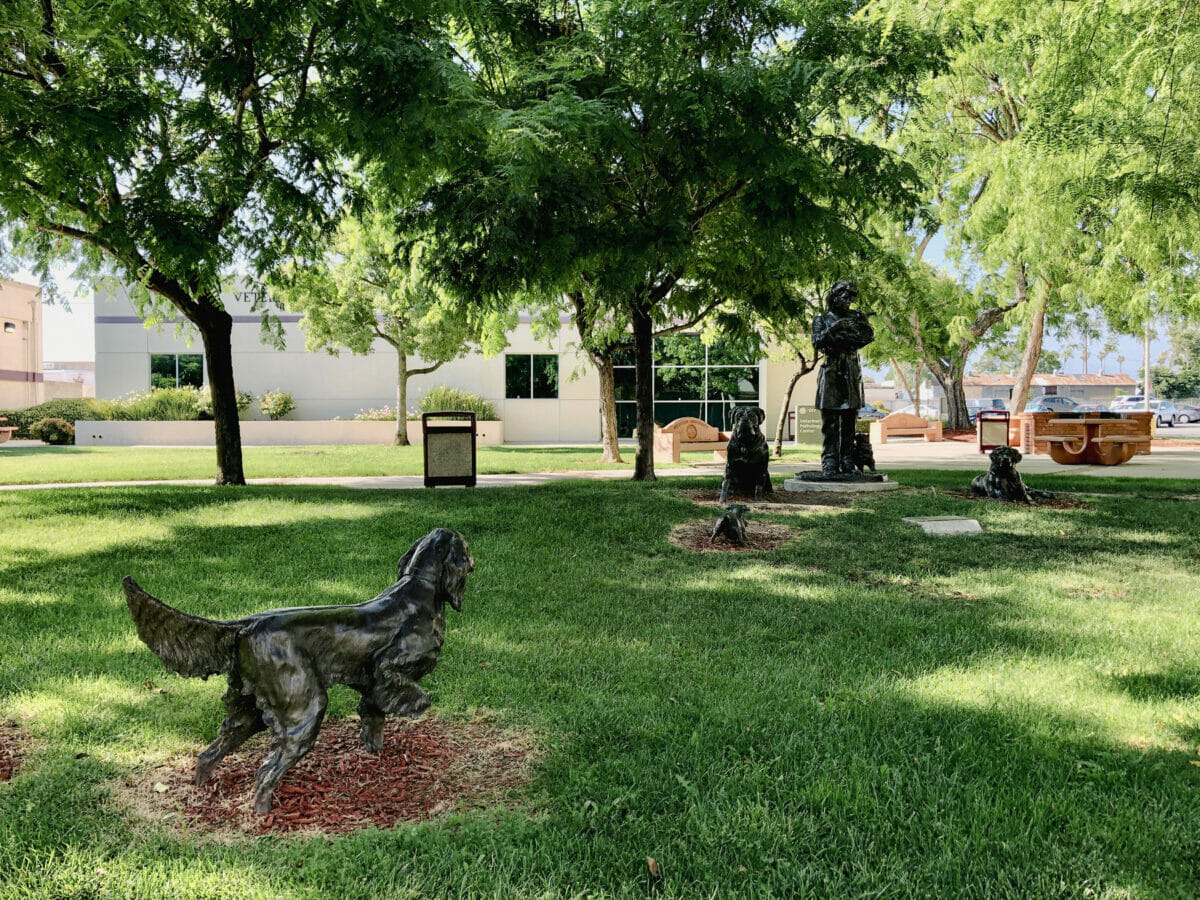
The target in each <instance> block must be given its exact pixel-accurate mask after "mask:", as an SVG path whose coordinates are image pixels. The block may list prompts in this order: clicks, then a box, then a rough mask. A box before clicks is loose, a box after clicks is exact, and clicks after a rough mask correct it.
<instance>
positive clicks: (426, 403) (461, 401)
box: [420, 386, 500, 422]
mask: <svg viewBox="0 0 1200 900" xmlns="http://www.w3.org/2000/svg"><path fill="white" fill-rule="evenodd" d="M420 406H421V412H473V413H475V418H476V419H477V420H479V421H481V422H484V421H487V422H494V421H497V420H498V419H499V418H500V416H499V415H497V413H496V407H495V406H494V405H493V404H492V402H491V401H490V400H485V399H484V398H483V397H480V396H479V395H478V394H473V393H471V392H470V391H461V390H459V389H458V388H452V387H445V386H442V387H435V388H430V389H429V390H428V391H426V392H425V395H424V396H423V397H421V404H420Z"/></svg>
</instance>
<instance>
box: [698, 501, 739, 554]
mask: <svg viewBox="0 0 1200 900" xmlns="http://www.w3.org/2000/svg"><path fill="white" fill-rule="evenodd" d="M747 510H748V507H745V506H742V505H741V504H740V503H734V504H733V505H732V506H730V507H729V508H728V509H726V510H725V512H724V513H722V514H721V518H719V519H717V524H716V525H714V526H713V530H712V535H711V536H710V537H709V539H708V542H709V543H710V544H715V543H716V542H717V538H721V539H722V540H725V541H728V542H729V543H731V544H734V545H735V546H738V547H745V546H746V511H747Z"/></svg>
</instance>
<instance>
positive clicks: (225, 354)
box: [193, 303, 246, 484]
mask: <svg viewBox="0 0 1200 900" xmlns="http://www.w3.org/2000/svg"><path fill="white" fill-rule="evenodd" d="M202 308H203V313H202V314H199V315H197V317H196V318H195V319H193V321H194V322H195V324H196V327H197V328H199V330H200V336H201V337H202V338H203V339H204V359H205V362H206V363H207V364H208V387H209V390H210V391H211V392H212V405H213V430H214V432H215V434H216V442H217V484H245V483H246V475H245V473H244V472H243V470H242V430H241V424H240V423H239V421H238V408H237V391H236V390H235V388H234V383H233V343H232V336H233V317H232V316H231V315H230V314H229V313H227V312H226V311H225V310H223V309H219V308H215V304H212V303H205V304H202Z"/></svg>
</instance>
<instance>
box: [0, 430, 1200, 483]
mask: <svg viewBox="0 0 1200 900" xmlns="http://www.w3.org/2000/svg"><path fill="white" fill-rule="evenodd" d="M875 463H876V466H877V467H878V469H879V470H880V471H881V472H891V473H893V478H894V480H896V481H900V482H903V480H904V477H903V474H902V470H904V469H943V470H961V471H964V472H967V471H969V472H983V471H986V469H987V457H986V456H983V455H980V453H979V451H978V450H977V449H976V448H975V445H974V444H973V443H966V442H964V441H942V442H941V443H936V444H930V443H926V442H925V441H923V440H921V439H919V438H911V439H907V438H894V439H892V440H890V441H888V443H886V444H884V445H883V446H879V447H876V448H875ZM816 467H817V464H816V463H794V462H788V463H771V474H772V475H776V476H790V475H793V474H795V473H796V472H798V471H800V470H801V469H812V468H816ZM722 471H723V466H722V464H720V463H700V464H696V465H688V466H670V467H657V468H656V469H655V473H656V474H657V475H658V476H659V477H660V478H672V477H680V476H690V477H696V476H711V477H713V478H714V479H718V478H720V476H721V474H722ZM1020 471H1021V473H1022V474H1024V475H1037V474H1056V475H1096V476H1103V477H1124V478H1195V479H1197V480H1200V449H1197V448H1194V447H1178V448H1176V447H1172V446H1170V443H1169V442H1159V443H1156V444H1155V447H1154V452H1153V453H1152V454H1151V455H1150V456H1135V457H1134V458H1133V459H1131V460H1130V461H1129V462H1127V463H1125V464H1124V465H1120V466H1060V465H1059V464H1058V463H1056V462H1054V461H1053V460H1052V459H1050V457H1049V456H1041V455H1038V456H1026V457H1025V459H1024V460H1022V462H1021V465H1020ZM629 477H630V471H629V469H604V470H600V471H581V472H531V473H527V474H523V475H480V476H479V478H478V482H477V486H478V487H522V486H531V485H539V484H549V483H551V482H555V481H564V480H567V479H572V478H585V479H596V480H604V479H608V480H625V479H628V478H629ZM247 481H248V482H249V483H250V484H294V485H324V486H334V487H347V488H370V489H377V490H403V489H409V488H419V487H423V486H424V479H423V478H422V477H421V476H420V475H375V476H363V475H343V476H327V477H317V478H250V479H247ZM166 484H180V485H188V484H191V485H211V484H212V480H211V479H177V480H170V481H88V482H78V483H73V484H11V485H2V486H0V490H6V491H28V490H42V489H45V488H80V487H129V486H139V485H166Z"/></svg>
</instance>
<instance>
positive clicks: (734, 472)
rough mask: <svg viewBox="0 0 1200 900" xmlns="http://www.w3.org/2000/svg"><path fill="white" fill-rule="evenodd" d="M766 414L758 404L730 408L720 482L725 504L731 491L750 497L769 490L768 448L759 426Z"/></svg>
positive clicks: (757, 496) (722, 501)
mask: <svg viewBox="0 0 1200 900" xmlns="http://www.w3.org/2000/svg"><path fill="white" fill-rule="evenodd" d="M766 417H767V414H766V413H765V412H763V411H762V410H761V409H759V408H758V407H757V406H739V407H738V408H737V409H735V410H734V411H733V434H732V435H731V436H730V438H729V443H728V444H727V445H726V448H725V478H724V480H723V481H722V482H721V498H720V499H719V500H718V501H717V502H718V503H721V504H724V503H725V499H726V498H727V497H728V496H729V495H730V494H739V495H744V496H748V497H753V498H754V499H755V500H757V499H758V498H759V497H761V496H762V495H763V494H771V493H774V491H773V490H772V488H771V475H770V473H769V472H768V471H767V464H768V463H769V462H770V461H771V451H770V449H769V448H768V447H767V439H766V438H765V437H763V433H762V430H761V429H760V428H759V426H760V425H762V423H763V419H765V418H766Z"/></svg>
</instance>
